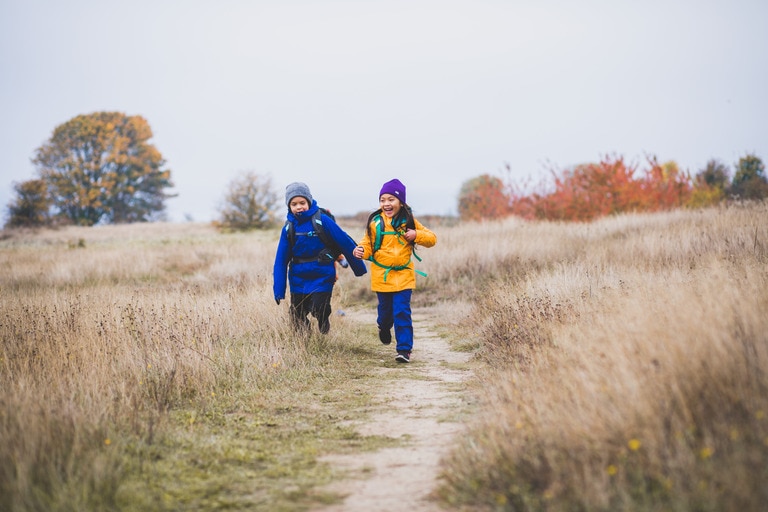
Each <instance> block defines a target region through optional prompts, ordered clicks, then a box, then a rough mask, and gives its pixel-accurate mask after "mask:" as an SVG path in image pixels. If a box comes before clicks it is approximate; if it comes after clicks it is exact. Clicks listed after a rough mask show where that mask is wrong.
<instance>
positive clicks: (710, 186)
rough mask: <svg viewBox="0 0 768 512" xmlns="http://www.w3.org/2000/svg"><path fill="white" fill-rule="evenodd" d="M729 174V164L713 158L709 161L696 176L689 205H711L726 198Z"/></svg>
mask: <svg viewBox="0 0 768 512" xmlns="http://www.w3.org/2000/svg"><path fill="white" fill-rule="evenodd" d="M729 174H730V173H729V170H728V166H726V165H725V164H723V163H721V162H720V161H718V160H715V159H712V160H710V161H709V162H707V166H706V167H705V168H704V169H702V170H701V171H699V173H698V174H696V177H695V178H694V181H693V192H692V194H691V198H690V199H689V201H688V203H687V206H690V207H693V208H700V207H704V206H711V205H715V204H717V203H719V202H720V201H722V200H723V199H725V191H726V189H727V188H728V180H729Z"/></svg>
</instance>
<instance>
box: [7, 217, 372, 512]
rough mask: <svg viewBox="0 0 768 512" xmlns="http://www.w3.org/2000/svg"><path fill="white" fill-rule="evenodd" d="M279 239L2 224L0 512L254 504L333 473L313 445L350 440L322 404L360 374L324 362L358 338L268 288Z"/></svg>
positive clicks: (186, 230)
mask: <svg viewBox="0 0 768 512" xmlns="http://www.w3.org/2000/svg"><path fill="white" fill-rule="evenodd" d="M277 234H278V233H277V231H270V232H261V233H249V234H233V235H220V234H218V233H216V232H215V231H213V230H211V229H210V228H209V227H207V226H202V225H194V226H189V225H162V224H150V225H132V226H110V227H105V228H66V229H62V230H60V231H45V232H40V233H31V232H28V233H27V232H10V233H8V232H6V235H9V236H6V237H5V239H4V240H3V241H2V242H1V243H2V246H1V249H0V268H2V269H3V271H2V274H0V296H1V297H2V304H3V307H2V319H1V320H0V389H2V390H3V392H2V393H1V394H0V438H2V439H3V443H1V444H0V509H2V510H7V511H22V510H146V509H147V507H151V508H153V509H155V510H178V509H179V508H186V509H196V508H203V509H210V508H218V507H223V506H224V505H225V504H226V506H228V507H231V508H235V509H238V508H240V509H247V510H252V509H254V507H258V506H259V503H262V504H264V503H272V504H276V505H279V503H280V499H281V498H280V497H282V498H284V499H288V500H289V502H291V503H294V504H296V503H301V502H302V499H308V498H306V495H307V492H308V490H311V488H313V487H314V485H317V484H318V482H319V483H325V481H326V480H327V478H328V475H327V473H328V471H327V468H326V469H325V470H323V469H322V468H317V467H316V466H315V465H314V464H313V462H312V461H314V460H315V458H316V456H317V450H318V449H319V448H318V445H319V444H322V443H324V444H325V445H326V446H327V447H329V448H333V447H336V448H337V449H338V448H339V445H338V443H337V442H336V441H348V440H350V439H351V440H354V438H355V435H354V434H353V433H351V432H349V431H347V430H345V429H344V428H340V427H339V426H338V425H336V424H335V423H334V422H333V421H332V418H333V417H334V413H333V409H334V407H333V403H332V402H333V401H335V400H338V396H337V395H338V393H339V390H338V389H336V387H335V386H338V385H340V384H345V383H347V382H348V381H350V380H352V379H355V378H358V377H359V375H357V374H356V372H357V371H359V369H358V370H355V369H354V368H353V369H347V370H345V371H343V372H340V371H338V370H336V369H335V368H334V367H335V366H336V365H335V361H334V358H340V357H344V356H345V353H348V352H349V351H351V350H362V349H360V347H356V346H355V345H354V344H350V343H345V342H343V340H342V338H343V337H344V336H345V335H346V336H347V337H352V338H353V339H354V338H356V337H357V336H354V335H352V334H353V332H352V330H351V329H353V327H352V326H347V325H345V323H344V322H343V318H341V317H335V318H334V320H333V325H334V332H333V333H332V334H331V335H330V336H328V337H324V338H322V339H321V338H320V337H318V336H311V337H309V338H296V337H295V336H294V335H293V333H292V332H290V330H288V328H287V325H288V322H287V317H286V313H287V305H285V304H284V305H282V306H281V307H277V306H276V305H275V303H274V301H273V299H272V291H271V284H272V278H271V268H272V261H273V258H274V249H275V247H276V244H277ZM344 288H345V287H344V286H343V285H340V286H339V287H337V289H338V291H339V294H342V295H343V294H344ZM335 303H336V307H337V308H338V307H339V306H340V305H341V304H342V302H341V299H339V298H337V299H336V300H335ZM363 354H364V351H363ZM308 396H309V397H314V398H315V399H317V400H320V401H321V402H323V401H325V402H327V403H328V405H327V406H324V405H319V406H314V405H313V402H312V400H310V399H308ZM360 397H361V398H359V399H364V398H365V395H364V393H361V395H360ZM350 406H352V405H350ZM326 409H328V410H329V411H330V412H326ZM329 415H330V416H329ZM329 418H331V421H330V424H328V423H329ZM296 423H297V424H298V425H299V426H298V427H297V426H296V425H291V424H296ZM323 423H325V424H328V425H325V424H323ZM301 425H304V427H303V428H302V427H301ZM284 428H287V431H286V432H283V429H284ZM297 434H298V435H297ZM243 437H246V438H247V439H248V440H250V442H249V443H247V444H246V445H243V444H242V443H243V440H242V438H243ZM214 438H215V439H216V442H214V443H211V442H210V439H214ZM286 445H288V447H286ZM238 454H239V455H238ZM227 461H229V462H227ZM211 465H213V466H218V468H217V469H216V470H215V471H214V473H213V474H212V473H211V467H210V466H211ZM241 465H242V467H241ZM323 471H325V473H323ZM185 472H186V473H185ZM179 479H181V480H183V483H179V482H177V480H179ZM302 479H304V480H306V482H305V483H302ZM286 482H288V483H289V484H290V485H288V484H286ZM177 486H178V487H177ZM228 493H230V494H233V495H234V496H233V497H231V498H228V499H227V498H225V499H224V504H222V503H217V502H216V501H215V500H219V499H222V498H221V496H226V495H227V494H228ZM297 493H298V494H297ZM212 496H216V497H215V498H214V497H212ZM313 499H327V498H326V497H322V496H321V497H315V498H311V499H309V501H308V503H309V502H312V500H313ZM211 500H214V501H211Z"/></svg>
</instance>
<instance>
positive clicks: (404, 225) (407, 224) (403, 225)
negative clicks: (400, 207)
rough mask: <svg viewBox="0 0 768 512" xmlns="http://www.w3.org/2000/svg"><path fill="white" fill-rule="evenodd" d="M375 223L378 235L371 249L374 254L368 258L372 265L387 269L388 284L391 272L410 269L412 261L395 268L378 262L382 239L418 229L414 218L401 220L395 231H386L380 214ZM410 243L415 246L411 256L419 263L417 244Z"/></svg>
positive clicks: (385, 277)
mask: <svg viewBox="0 0 768 512" xmlns="http://www.w3.org/2000/svg"><path fill="white" fill-rule="evenodd" d="M373 222H375V223H376V233H375V237H374V239H373V244H372V247H371V249H372V252H373V254H371V255H370V256H369V257H368V261H370V262H371V263H373V264H374V265H376V266H378V267H381V268H383V269H385V271H384V282H385V283H386V282H387V276H388V275H389V272H390V271H391V270H405V269H406V268H408V265H410V264H411V260H410V259H409V260H408V263H406V264H405V265H398V266H394V267H390V266H387V265H382V264H381V263H379V262H378V261H376V258H375V256H376V251H378V250H379V249H381V239H382V238H384V235H395V236H398V237H399V236H400V234H401V233H400V230H401V229H416V227H415V225H414V222H413V217H411V216H409V217H408V218H407V219H406V218H400V221H399V222H398V225H397V226H393V228H394V229H395V231H384V219H383V218H382V216H381V213H380V212H379V213H377V214H376V215H375V216H374V217H373ZM401 243H402V242H401ZM410 243H411V245H412V246H413V248H412V251H411V254H412V255H413V257H414V258H416V259H417V260H418V261H421V258H419V255H418V254H416V244H415V243H413V242H410ZM414 272H416V273H417V274H419V275H421V276H424V277H427V274H425V273H424V272H422V271H421V270H416V269H414Z"/></svg>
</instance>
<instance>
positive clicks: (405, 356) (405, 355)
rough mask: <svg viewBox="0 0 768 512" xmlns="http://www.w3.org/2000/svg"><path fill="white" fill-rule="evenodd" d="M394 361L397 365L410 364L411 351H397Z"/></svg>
mask: <svg viewBox="0 0 768 512" xmlns="http://www.w3.org/2000/svg"><path fill="white" fill-rule="evenodd" d="M395 361H397V362H398V363H410V362H411V351H410V350H398V351H397V356H396V357H395Z"/></svg>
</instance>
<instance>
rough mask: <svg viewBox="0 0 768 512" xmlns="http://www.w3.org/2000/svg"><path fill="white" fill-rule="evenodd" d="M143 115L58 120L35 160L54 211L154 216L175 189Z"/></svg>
mask: <svg viewBox="0 0 768 512" xmlns="http://www.w3.org/2000/svg"><path fill="white" fill-rule="evenodd" d="M151 138H152V130H151V129H150V127H149V124H148V123H147V121H146V120H145V119H144V118H143V117H141V116H128V115H125V114H123V113H121V112H95V113H93V114H87V115H79V116H77V117H74V118H72V119H70V120H69V121H67V122H65V123H63V124H61V125H59V126H57V127H56V128H55V129H54V131H53V135H52V136H51V138H50V139H49V140H48V141H47V142H45V143H44V144H43V145H42V146H41V147H40V148H38V149H37V151H36V155H35V158H34V159H33V163H34V164H35V165H36V166H37V171H38V173H39V175H40V179H42V180H43V181H45V183H46V185H47V187H48V194H49V199H50V203H51V207H52V209H53V214H54V215H55V216H56V217H59V218H62V217H63V218H64V219H66V220H68V221H70V222H72V223H74V224H77V225H83V226H92V225H94V224H96V223H127V222H140V221H151V220H157V219H159V218H161V217H162V213H163V211H164V210H165V200H166V199H167V198H169V197H173V195H171V194H168V193H166V189H168V188H171V187H173V183H172V182H171V171H170V170H168V169H163V168H162V167H163V166H164V165H165V161H164V160H163V157H162V155H161V154H160V152H159V151H158V150H157V148H155V146H154V145H153V144H150V143H149V142H148V141H149V139H151Z"/></svg>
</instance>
